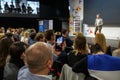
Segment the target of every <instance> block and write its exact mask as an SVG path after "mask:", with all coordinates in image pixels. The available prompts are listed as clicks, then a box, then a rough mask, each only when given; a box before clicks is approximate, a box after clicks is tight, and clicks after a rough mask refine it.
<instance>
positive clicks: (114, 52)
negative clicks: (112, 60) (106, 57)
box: [112, 49, 120, 57]
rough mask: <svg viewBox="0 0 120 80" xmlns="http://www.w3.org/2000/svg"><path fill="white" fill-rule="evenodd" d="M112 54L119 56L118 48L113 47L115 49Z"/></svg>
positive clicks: (119, 50)
mask: <svg viewBox="0 0 120 80" xmlns="http://www.w3.org/2000/svg"><path fill="white" fill-rule="evenodd" d="M112 56H116V57H120V49H115V50H114V51H113V52H112Z"/></svg>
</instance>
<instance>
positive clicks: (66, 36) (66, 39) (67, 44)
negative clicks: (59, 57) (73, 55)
mask: <svg viewBox="0 0 120 80" xmlns="http://www.w3.org/2000/svg"><path fill="white" fill-rule="evenodd" d="M62 36H63V37H64V39H65V41H66V46H67V47H72V46H73V41H72V40H70V38H69V37H68V30H67V29H62Z"/></svg>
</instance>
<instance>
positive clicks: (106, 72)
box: [73, 44, 120, 80]
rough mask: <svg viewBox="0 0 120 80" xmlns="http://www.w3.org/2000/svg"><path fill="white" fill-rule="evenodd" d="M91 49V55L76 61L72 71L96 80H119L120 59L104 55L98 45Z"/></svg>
mask: <svg viewBox="0 0 120 80" xmlns="http://www.w3.org/2000/svg"><path fill="white" fill-rule="evenodd" d="M92 47H93V48H92V50H91V51H92V52H93V54H92V55H88V56H87V57H85V58H84V59H82V60H80V61H78V62H77V63H76V64H75V65H74V66H73V71H74V72H76V73H80V72H82V73H85V74H86V72H87V73H88V75H90V76H92V77H94V78H96V79H98V80H119V79H120V76H119V73H120V58H117V57H113V56H110V55H107V54H105V53H104V52H103V50H102V47H101V46H100V45H99V44H95V45H93V46H92ZM86 75H87V74H86ZM86 80H87V79H86ZM90 80H91V79H90ZM92 80H93V79H92Z"/></svg>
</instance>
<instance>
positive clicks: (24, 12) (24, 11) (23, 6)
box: [22, 3, 26, 14]
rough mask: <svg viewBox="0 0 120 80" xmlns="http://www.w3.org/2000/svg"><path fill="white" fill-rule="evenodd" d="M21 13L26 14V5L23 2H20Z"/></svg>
mask: <svg viewBox="0 0 120 80" xmlns="http://www.w3.org/2000/svg"><path fill="white" fill-rule="evenodd" d="M22 13H23V14H26V6H25V4H24V3H22Z"/></svg>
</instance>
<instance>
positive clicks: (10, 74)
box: [4, 42, 28, 80]
mask: <svg viewBox="0 0 120 80" xmlns="http://www.w3.org/2000/svg"><path fill="white" fill-rule="evenodd" d="M27 47H28V46H27V44H25V43H24V42H15V43H13V44H12V45H11V46H10V49H9V52H10V60H9V62H8V63H6V65H5V68H4V79H5V80H17V75H18V71H19V69H20V68H21V67H22V66H24V55H25V54H24V52H25V50H26V49H27Z"/></svg>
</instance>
